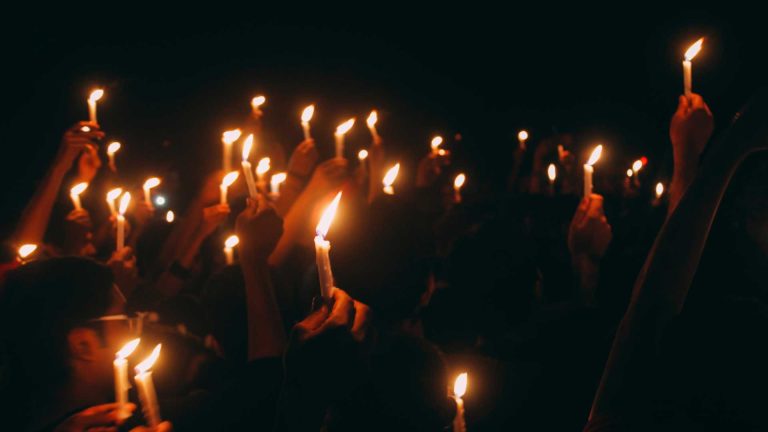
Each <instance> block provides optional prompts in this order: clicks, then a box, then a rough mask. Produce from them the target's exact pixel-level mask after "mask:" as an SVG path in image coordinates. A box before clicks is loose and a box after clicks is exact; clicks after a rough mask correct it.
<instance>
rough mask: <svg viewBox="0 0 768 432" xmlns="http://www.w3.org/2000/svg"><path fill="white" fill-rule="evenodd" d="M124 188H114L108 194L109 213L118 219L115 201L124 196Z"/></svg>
mask: <svg viewBox="0 0 768 432" xmlns="http://www.w3.org/2000/svg"><path fill="white" fill-rule="evenodd" d="M122 193H123V188H114V189H112V190H110V191H109V192H107V205H108V206H109V212H110V214H112V216H115V217H117V207H115V200H116V199H117V197H119V196H120V195H122Z"/></svg>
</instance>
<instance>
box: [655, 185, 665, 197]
mask: <svg viewBox="0 0 768 432" xmlns="http://www.w3.org/2000/svg"><path fill="white" fill-rule="evenodd" d="M663 193H664V184H663V183H662V182H658V183H656V198H661V195H662V194H663Z"/></svg>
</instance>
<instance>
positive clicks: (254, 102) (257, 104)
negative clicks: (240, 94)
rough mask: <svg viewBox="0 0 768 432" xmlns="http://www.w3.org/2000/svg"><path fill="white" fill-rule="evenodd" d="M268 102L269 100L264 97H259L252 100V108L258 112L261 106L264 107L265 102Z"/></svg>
mask: <svg viewBox="0 0 768 432" xmlns="http://www.w3.org/2000/svg"><path fill="white" fill-rule="evenodd" d="M266 101H267V98H266V97H264V96H263V95H258V96H256V97H254V98H253V99H251V108H253V109H255V110H257V109H259V107H260V106H262V105H264V102H266Z"/></svg>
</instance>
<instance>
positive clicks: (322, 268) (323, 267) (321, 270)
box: [315, 192, 341, 300]
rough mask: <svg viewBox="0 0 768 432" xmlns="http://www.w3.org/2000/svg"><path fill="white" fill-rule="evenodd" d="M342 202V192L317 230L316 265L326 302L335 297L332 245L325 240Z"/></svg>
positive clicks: (327, 208)
mask: <svg viewBox="0 0 768 432" xmlns="http://www.w3.org/2000/svg"><path fill="white" fill-rule="evenodd" d="M340 200H341V192H339V193H337V194H336V197H335V198H334V199H333V201H331V204H329V205H328V207H326V209H325V211H324V212H323V215H322V216H321V217H320V222H318V224H317V227H316V228H315V233H316V235H315V263H316V264H317V275H318V278H319V280H320V294H321V295H322V297H323V299H325V300H330V298H331V295H333V272H332V271H331V258H330V255H329V251H330V250H331V243H330V242H329V241H328V240H326V239H325V236H326V235H328V229H329V228H330V227H331V222H332V221H333V217H334V216H335V215H336V210H337V209H338V208H339V201H340Z"/></svg>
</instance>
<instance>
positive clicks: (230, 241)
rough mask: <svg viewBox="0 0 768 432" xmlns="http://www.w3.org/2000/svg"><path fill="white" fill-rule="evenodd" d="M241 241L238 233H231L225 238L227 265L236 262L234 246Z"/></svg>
mask: <svg viewBox="0 0 768 432" xmlns="http://www.w3.org/2000/svg"><path fill="white" fill-rule="evenodd" d="M239 243H240V238H239V237H237V236H236V235H231V236H229V237H227V239H226V240H224V256H225V257H226V259H227V265H232V264H234V262H235V252H234V248H235V246H237V245H238V244H239Z"/></svg>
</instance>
